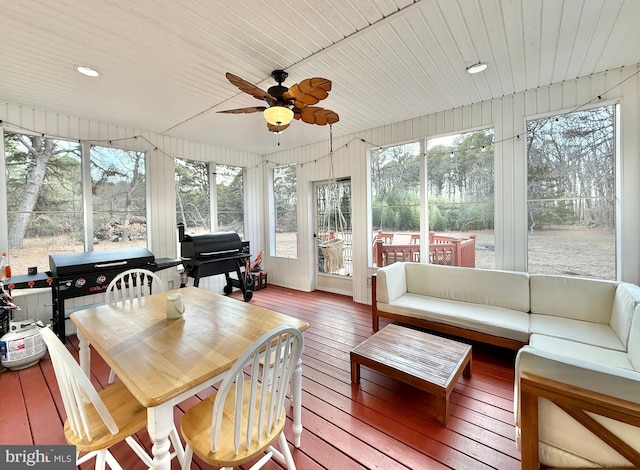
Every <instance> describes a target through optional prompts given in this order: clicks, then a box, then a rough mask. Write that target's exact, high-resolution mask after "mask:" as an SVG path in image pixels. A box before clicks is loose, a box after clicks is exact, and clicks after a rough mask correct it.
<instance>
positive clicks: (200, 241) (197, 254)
mask: <svg viewBox="0 0 640 470" xmlns="http://www.w3.org/2000/svg"><path fill="white" fill-rule="evenodd" d="M241 251H242V240H240V236H239V235H238V234H237V233H236V232H214V233H207V234H204V235H185V236H184V238H183V239H182V241H181V243H180V254H181V256H182V258H183V259H185V260H204V259H209V258H216V257H221V256H225V255H232V254H236V253H240V252H241Z"/></svg>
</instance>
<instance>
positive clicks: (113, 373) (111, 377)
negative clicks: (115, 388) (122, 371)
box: [107, 369, 116, 384]
mask: <svg viewBox="0 0 640 470" xmlns="http://www.w3.org/2000/svg"><path fill="white" fill-rule="evenodd" d="M115 378H116V373H115V372H114V371H113V369H111V370H110V371H109V379H108V380H107V383H109V384H112V383H113V379H115Z"/></svg>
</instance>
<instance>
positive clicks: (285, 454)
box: [269, 432, 296, 470]
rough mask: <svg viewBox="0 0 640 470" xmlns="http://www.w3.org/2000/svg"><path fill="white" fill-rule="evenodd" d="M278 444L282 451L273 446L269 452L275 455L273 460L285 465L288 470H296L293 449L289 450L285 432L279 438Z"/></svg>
mask: <svg viewBox="0 0 640 470" xmlns="http://www.w3.org/2000/svg"><path fill="white" fill-rule="evenodd" d="M278 444H279V445H280V450H278V449H276V448H275V447H273V446H271V447H270V448H269V450H270V451H271V452H272V453H273V458H274V460H276V461H277V462H279V463H281V464H282V465H284V466H285V467H286V468H287V470H296V464H295V462H294V461H293V456H292V455H291V449H289V443H288V442H287V438H286V437H285V435H284V432H281V433H280V435H279V436H278Z"/></svg>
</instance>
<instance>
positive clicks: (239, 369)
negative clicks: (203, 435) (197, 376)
mask: <svg viewBox="0 0 640 470" xmlns="http://www.w3.org/2000/svg"><path fill="white" fill-rule="evenodd" d="M302 346H303V338H302V333H301V332H300V331H299V330H298V329H296V328H294V327H291V326H280V327H277V328H274V329H273V330H271V331H269V332H268V333H265V334H264V335H263V336H261V337H260V338H259V339H258V340H256V341H255V342H254V343H253V344H252V345H251V346H250V347H249V348H247V350H246V351H245V352H244V353H243V354H242V356H240V358H238V360H237V361H236V362H235V364H234V365H233V367H232V368H231V369H230V370H229V371H228V372H227V374H226V375H225V378H224V379H223V381H222V384H221V385H220V388H219V389H218V393H217V395H216V398H215V401H214V405H213V413H212V417H211V424H212V432H211V451H212V452H214V453H215V452H216V450H217V446H218V441H219V438H220V434H221V423H222V415H223V410H224V405H225V402H226V401H227V397H228V395H229V393H234V394H235V397H234V398H233V400H234V412H235V414H236V416H235V420H234V430H233V436H234V447H235V452H236V454H237V453H238V450H239V449H240V447H245V448H246V450H247V451H250V450H251V449H252V447H253V445H255V444H256V443H260V442H262V441H263V440H264V437H265V436H268V435H270V434H271V432H272V431H273V430H274V429H275V428H276V427H277V426H279V425H280V424H281V420H282V419H284V418H283V417H284V416H285V414H284V400H285V396H286V392H287V384H288V383H289V382H290V381H291V376H292V374H293V371H294V369H295V367H296V364H297V363H298V361H299V360H300V356H301V353H302ZM245 375H247V376H248V377H249V379H248V380H245ZM247 390H248V393H250V396H249V397H248V399H245V397H244V394H245V393H246V391H247ZM242 440H244V442H242Z"/></svg>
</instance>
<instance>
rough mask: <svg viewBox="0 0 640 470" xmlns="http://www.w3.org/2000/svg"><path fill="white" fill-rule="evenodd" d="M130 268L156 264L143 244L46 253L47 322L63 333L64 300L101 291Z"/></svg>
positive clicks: (148, 266)
mask: <svg viewBox="0 0 640 470" xmlns="http://www.w3.org/2000/svg"><path fill="white" fill-rule="evenodd" d="M174 265H175V264H174ZM164 267H168V266H162V267H161V268H160V269H162V268H164ZM133 268H142V269H148V270H150V271H156V270H157V269H158V268H159V266H158V264H157V263H156V260H155V258H154V256H153V253H151V252H150V251H149V250H147V249H145V248H123V249H120V250H105V251H85V252H78V253H63V254H56V255H49V269H50V270H51V275H52V277H53V279H54V283H53V286H52V287H53V291H52V297H53V321H52V325H51V326H52V329H53V331H54V332H55V333H56V334H57V335H58V337H59V338H61V339H63V338H64V337H65V328H64V319H65V308H64V302H65V300H67V299H73V298H76V297H83V296H85V295H92V294H99V293H101V292H104V291H105V290H106V289H107V286H108V285H109V283H110V282H111V280H112V279H113V278H114V277H116V276H117V275H118V274H120V273H121V272H123V271H126V270H128V269H133Z"/></svg>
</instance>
